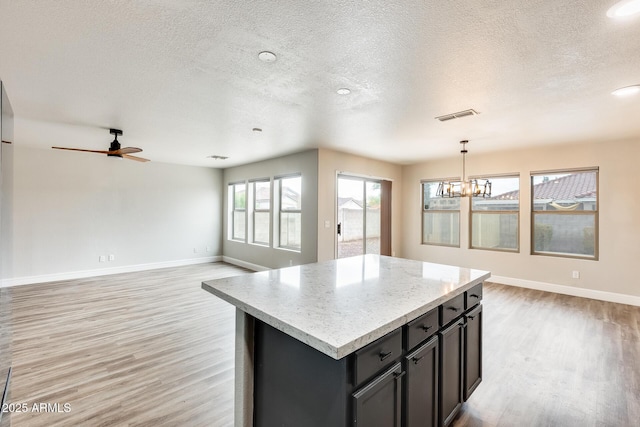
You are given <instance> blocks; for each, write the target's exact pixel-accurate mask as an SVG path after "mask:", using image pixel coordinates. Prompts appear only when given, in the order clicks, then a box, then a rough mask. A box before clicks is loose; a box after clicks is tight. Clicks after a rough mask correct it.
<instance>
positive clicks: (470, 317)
mask: <svg viewBox="0 0 640 427" xmlns="http://www.w3.org/2000/svg"><path fill="white" fill-rule="evenodd" d="M467 317H468V318H469V319H471V320H473V319H475V318H476V316H469V315H467Z"/></svg>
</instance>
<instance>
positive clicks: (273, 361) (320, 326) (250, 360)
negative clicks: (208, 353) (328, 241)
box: [202, 255, 490, 427]
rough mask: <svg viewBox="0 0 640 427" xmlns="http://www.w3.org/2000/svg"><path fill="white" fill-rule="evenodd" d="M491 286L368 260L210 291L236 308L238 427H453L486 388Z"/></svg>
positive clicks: (472, 273) (442, 271)
mask: <svg viewBox="0 0 640 427" xmlns="http://www.w3.org/2000/svg"><path fill="white" fill-rule="evenodd" d="M489 276H490V273H489V272H486V271H481V270H473V269H467V268H460V267H454V266H446V265H440V264H433V263H426V262H419V261H411V260H405V259H400V258H391V257H385V256H378V255H364V256H358V257H352V258H345V259H340V260H333V261H327V262H321V263H314V264H307V265H302V266H296V267H288V268H283V269H278V270H270V271H264V272H259V273H253V274H249V275H243V276H236V277H230V278H226V279H218V280H212V281H207V282H204V283H203V284H202V287H203V289H205V290H207V291H209V292H211V293H212V294H214V295H216V296H218V297H220V298H222V299H223V300H225V301H227V302H229V303H231V304H233V305H234V306H236V380H235V385H236V390H235V425H236V426H242V427H248V426H253V425H255V426H271V425H277V426H301V425H304V426H305V427H313V426H316V425H317V426H326V425H331V426H336V427H338V426H354V425H359V426H374V425H381V426H382V425H384V426H396V425H397V426H398V427H400V425H401V420H402V419H405V420H406V421H407V423H406V425H410V424H411V423H410V420H411V418H412V417H414V416H413V415H412V414H415V417H418V416H419V417H421V418H423V417H424V416H425V414H426V415H428V417H430V418H431V419H433V425H447V424H448V423H449V422H450V421H451V420H452V419H453V417H454V416H455V414H456V413H457V411H458V410H459V407H460V405H461V403H462V400H463V399H464V398H465V397H468V394H470V393H471V392H472V391H473V390H474V389H475V387H476V386H477V385H478V383H479V381H480V378H481V357H482V353H481V318H482V317H481V314H482V313H481V309H482V306H481V304H480V300H481V298H482V282H483V281H484V280H486V279H487V278H488V277H489ZM470 330H473V332H472V333H468V332H467V331H470ZM465 343H466V344H467V345H466V346H465ZM465 349H466V350H467V351H468V352H469V353H468V354H467V353H466V352H465ZM469 370H471V371H473V372H471V374H472V375H469V374H467V373H466V371H469ZM427 407H428V414H427V413H426V412H425V411H424V410H425V408H427ZM421 425H431V424H425V423H423V424H421Z"/></svg>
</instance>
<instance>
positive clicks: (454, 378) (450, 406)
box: [438, 317, 464, 426]
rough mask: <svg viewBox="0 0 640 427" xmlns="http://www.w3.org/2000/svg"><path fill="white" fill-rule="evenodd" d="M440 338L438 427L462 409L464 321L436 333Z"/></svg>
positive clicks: (454, 323) (445, 424)
mask: <svg viewBox="0 0 640 427" xmlns="http://www.w3.org/2000/svg"><path fill="white" fill-rule="evenodd" d="M438 335H439V337H440V387H439V392H440V406H439V412H440V425H441V426H448V425H449V424H450V423H451V421H453V419H454V418H455V416H456V415H457V414H458V412H459V411H460V408H461V407H462V379H463V361H464V353H463V351H464V319H463V318H462V317H460V318H459V319H458V320H456V321H454V322H453V323H452V324H451V325H449V326H448V327H446V328H445V329H443V330H441V331H440V332H439V333H438Z"/></svg>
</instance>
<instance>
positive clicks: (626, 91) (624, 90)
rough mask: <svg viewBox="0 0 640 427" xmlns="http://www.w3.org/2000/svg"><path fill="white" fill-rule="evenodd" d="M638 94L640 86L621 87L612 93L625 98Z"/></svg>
mask: <svg viewBox="0 0 640 427" xmlns="http://www.w3.org/2000/svg"><path fill="white" fill-rule="evenodd" d="M638 92H640V85H633V86H626V87H621V88H620V89H616V90H614V91H613V92H611V93H612V94H613V95H615V96H620V97H623V96H631V95H635V94H636V93H638Z"/></svg>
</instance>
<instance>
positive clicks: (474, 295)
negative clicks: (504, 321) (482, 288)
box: [471, 294, 480, 298]
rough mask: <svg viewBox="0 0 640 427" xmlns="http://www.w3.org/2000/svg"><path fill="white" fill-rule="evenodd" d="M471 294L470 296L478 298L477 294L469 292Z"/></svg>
mask: <svg viewBox="0 0 640 427" xmlns="http://www.w3.org/2000/svg"><path fill="white" fill-rule="evenodd" d="M471 296H472V297H474V298H480V297H479V296H478V295H476V294H471Z"/></svg>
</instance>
